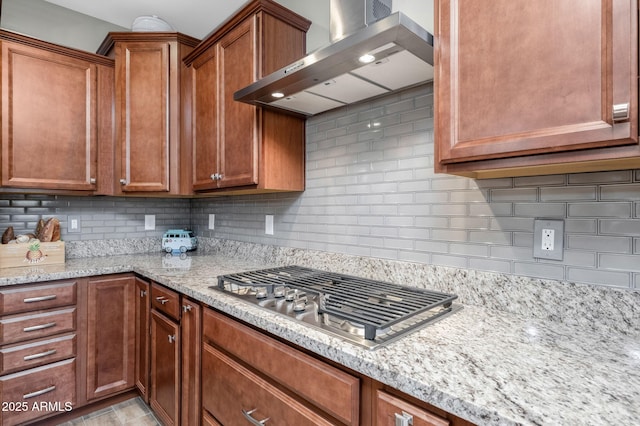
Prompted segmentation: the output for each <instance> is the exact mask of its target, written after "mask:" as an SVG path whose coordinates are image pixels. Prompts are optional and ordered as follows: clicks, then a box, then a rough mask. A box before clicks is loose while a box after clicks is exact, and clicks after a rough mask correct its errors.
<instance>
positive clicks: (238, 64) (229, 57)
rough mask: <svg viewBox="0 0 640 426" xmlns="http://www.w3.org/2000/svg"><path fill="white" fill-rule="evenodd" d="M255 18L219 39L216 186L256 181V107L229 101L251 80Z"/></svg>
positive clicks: (254, 64)
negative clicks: (218, 118)
mask: <svg viewBox="0 0 640 426" xmlns="http://www.w3.org/2000/svg"><path fill="white" fill-rule="evenodd" d="M255 25H256V19H255V17H254V18H250V19H247V20H245V21H244V22H243V23H242V24H240V25H239V26H238V27H237V28H235V29H234V30H233V31H231V32H230V33H229V34H227V35H225V36H224V37H223V38H222V39H221V40H220V42H219V51H218V52H219V55H220V59H219V61H220V102H221V107H220V112H219V114H220V126H221V132H220V173H221V174H222V179H221V180H220V181H219V182H218V186H219V187H220V188H225V187H234V186H242V185H253V184H256V183H257V182H258V135H257V133H258V132H257V126H258V122H257V117H256V114H257V110H256V107H254V106H253V105H249V104H245V103H243V102H236V101H234V100H233V94H234V93H235V92H236V91H237V90H240V89H242V88H243V87H246V86H248V85H249V84H251V83H253V82H254V81H255V77H256V73H257V72H256V50H255V49H256V47H255V46H256V28H255Z"/></svg>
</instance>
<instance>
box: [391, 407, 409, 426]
mask: <svg viewBox="0 0 640 426" xmlns="http://www.w3.org/2000/svg"><path fill="white" fill-rule="evenodd" d="M395 415H396V426H413V416H412V415H411V414H407V413H405V412H404V411H403V412H402V414H398V413H395Z"/></svg>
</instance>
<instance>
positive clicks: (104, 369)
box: [87, 275, 135, 401]
mask: <svg viewBox="0 0 640 426" xmlns="http://www.w3.org/2000/svg"><path fill="white" fill-rule="evenodd" d="M134 287H135V283H134V278H133V276H131V275H126V276H104V277H101V278H95V279H90V280H89V283H88V286H87V293H88V297H87V400H89V401H91V400H93V399H96V398H100V397H106V396H110V395H113V394H115V393H117V392H120V391H124V390H127V389H132V388H133V387H134V367H135V305H134V298H133V296H134Z"/></svg>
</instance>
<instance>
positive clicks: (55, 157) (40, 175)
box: [2, 41, 97, 191]
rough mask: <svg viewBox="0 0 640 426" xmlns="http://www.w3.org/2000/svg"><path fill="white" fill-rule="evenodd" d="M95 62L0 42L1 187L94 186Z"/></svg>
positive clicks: (52, 187) (92, 188)
mask: <svg viewBox="0 0 640 426" xmlns="http://www.w3.org/2000/svg"><path fill="white" fill-rule="evenodd" d="M96 70H97V68H96V65H95V64H93V63H91V62H89V61H85V60H82V59H78V58H74V57H70V56H65V55H63V54H60V53H55V52H50V51H46V50H44V49H39V48H35V47H29V46H23V45H20V44H16V43H11V42H7V41H2V185H3V186H10V187H17V188H45V189H66V190H82V191H93V190H95V189H96V183H95V182H96V179H97V175H96V171H97V150H96V148H97V142H96V138H97V130H96V91H97V88H96V86H97V76H96V75H97V71H96Z"/></svg>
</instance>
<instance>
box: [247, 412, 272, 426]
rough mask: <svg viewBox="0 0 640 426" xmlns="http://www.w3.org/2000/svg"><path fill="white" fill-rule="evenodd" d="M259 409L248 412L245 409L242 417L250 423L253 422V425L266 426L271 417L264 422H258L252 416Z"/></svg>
mask: <svg viewBox="0 0 640 426" xmlns="http://www.w3.org/2000/svg"><path fill="white" fill-rule="evenodd" d="M257 410H258V409H257V408H254V409H253V410H250V411H247V410H245V409H244V408H243V409H242V415H243V416H244V418H245V419H247V420H249V422H251V424H252V425H255V426H262V425H264V424H265V423H266V422H268V421H269V417H267V418H266V419H264V420H257V419H254V418H253V416H251V415H252V414H253V413H255V412H256V411H257Z"/></svg>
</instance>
